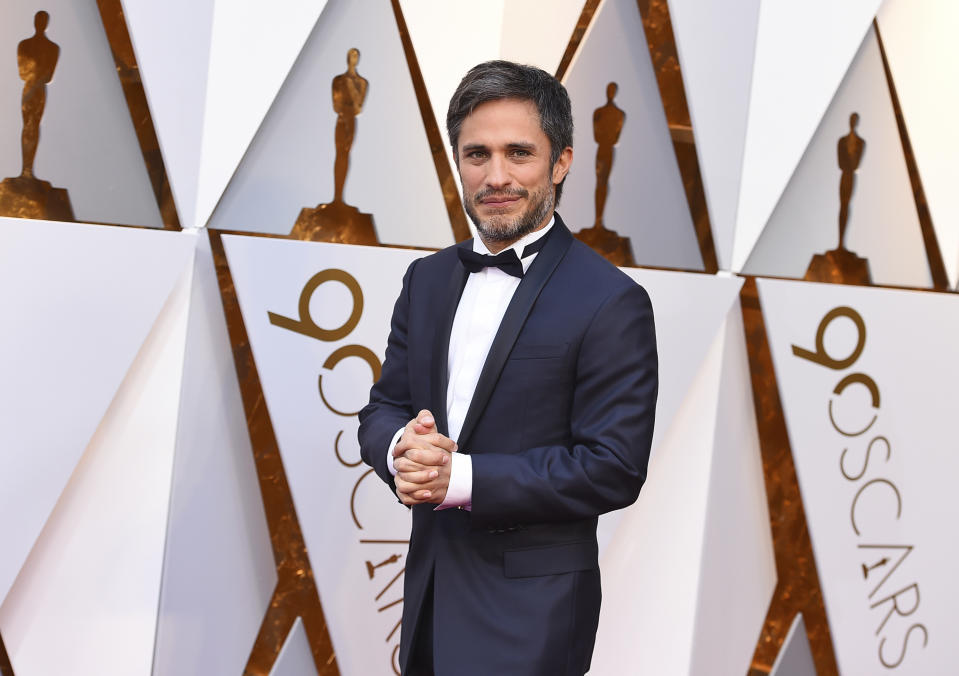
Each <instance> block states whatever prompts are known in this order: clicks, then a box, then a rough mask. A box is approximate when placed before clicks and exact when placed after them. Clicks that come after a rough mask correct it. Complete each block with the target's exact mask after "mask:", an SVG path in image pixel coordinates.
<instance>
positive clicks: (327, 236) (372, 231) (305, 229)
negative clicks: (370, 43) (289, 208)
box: [290, 47, 379, 246]
mask: <svg viewBox="0 0 959 676" xmlns="http://www.w3.org/2000/svg"><path fill="white" fill-rule="evenodd" d="M359 60H360V50H358V49H356V48H355V47H354V48H352V49H350V50H349V51H348V52H347V53H346V66H347V67H346V72H345V73H341V74H339V75H337V76H336V77H334V78H333V110H334V111H335V112H336V129H335V130H334V139H335V141H336V159H335V160H334V164H333V201H332V202H330V203H328V204H319V205H317V206H316V208H310V207H304V208H303V209H302V210H301V211H300V215H299V217H298V218H297V219H296V224H295V225H294V226H293V230H292V231H291V232H290V236H291V237H293V238H294V239H303V240H313V241H319V242H339V243H342V244H368V245H371V246H376V245H378V244H379V240H378V239H377V237H376V228H375V226H374V225H373V216H372V215H371V214H365V213H362V212H361V211H360V210H359V209H357V208H356V207H354V206H352V205H349V204H347V203H346V202H344V201H343V187H344V186H345V185H346V174H347V171H348V170H349V168H350V149H351V148H352V147H353V137H354V135H355V134H356V116H357V115H359V114H360V113H361V112H362V110H363V101H364V100H365V99H366V90H367V88H368V87H369V82H368V81H367V79H366V78H364V77H363V76H361V75H360V74H359V73H357V72H356V64H357V63H358V62H359Z"/></svg>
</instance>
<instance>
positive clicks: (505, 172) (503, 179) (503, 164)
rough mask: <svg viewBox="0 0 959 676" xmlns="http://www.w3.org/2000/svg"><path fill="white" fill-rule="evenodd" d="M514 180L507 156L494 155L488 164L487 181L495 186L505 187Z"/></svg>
mask: <svg viewBox="0 0 959 676" xmlns="http://www.w3.org/2000/svg"><path fill="white" fill-rule="evenodd" d="M511 180H512V178H511V176H510V173H509V163H508V162H507V161H506V158H505V157H502V156H500V155H494V156H493V157H491V158H490V161H489V163H488V164H487V171H486V182H487V184H489V185H490V186H491V187H493V188H503V187H505V186H507V185H509V184H510V181H511Z"/></svg>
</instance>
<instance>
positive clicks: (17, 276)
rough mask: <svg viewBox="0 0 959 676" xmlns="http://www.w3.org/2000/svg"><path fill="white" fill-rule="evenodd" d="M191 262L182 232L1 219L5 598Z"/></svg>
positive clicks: (1, 580) (1, 571)
mask: <svg viewBox="0 0 959 676" xmlns="http://www.w3.org/2000/svg"><path fill="white" fill-rule="evenodd" d="M192 257H193V239H192V238H191V237H189V236H186V235H184V234H182V233H170V232H156V231H150V230H140V229H127V228H116V227H105V226H95V225H79V224H67V223H51V222H47V221H26V220H19V219H7V218H4V219H0V289H2V291H0V314H2V316H4V317H7V318H9V319H8V326H7V328H6V329H5V330H4V331H3V332H0V372H2V373H3V374H4V375H3V379H4V387H3V388H2V390H0V448H3V449H4V451H5V452H4V453H2V454H0V531H2V532H3V533H4V543H3V546H4V555H3V556H2V557H0V600H2V599H3V597H4V596H6V593H7V590H8V589H9V588H10V585H11V584H12V583H13V580H14V577H15V576H16V575H17V572H18V571H19V570H20V566H21V565H22V564H23V561H24V560H25V559H26V557H27V554H28V552H29V551H30V548H31V547H32V546H33V543H34V540H35V539H36V537H37V535H39V533H40V530H41V528H42V527H43V524H44V522H45V521H46V520H47V517H48V516H49V515H50V512H51V511H52V510H53V507H54V504H55V503H56V501H57V496H59V495H60V493H61V491H62V490H63V487H64V486H65V485H66V483H67V480H68V479H69V477H70V474H71V472H72V471H73V468H74V466H75V465H76V464H77V461H78V460H79V459H80V457H81V455H82V454H83V451H84V448H86V447H87V444H88V443H89V442H90V438H91V437H92V435H93V433H94V431H95V430H96V429H97V425H98V424H99V423H100V419H101V418H102V417H103V415H104V413H105V412H106V410H107V407H108V406H109V404H110V401H111V400H112V399H113V397H114V395H115V393H116V391H117V388H118V387H119V385H120V383H121V381H122V380H123V377H124V375H125V374H126V373H127V369H129V367H130V364H131V363H132V362H133V359H134V357H135V356H136V354H137V351H138V350H139V349H140V346H141V344H142V343H143V340H144V338H145V337H146V336H147V334H148V333H149V332H150V327H151V326H153V324H154V322H155V320H156V317H157V315H158V313H159V312H160V309H161V308H162V307H163V305H164V303H165V302H166V300H167V297H168V296H169V295H170V291H171V289H172V288H173V286H174V284H175V282H176V280H177V279H178V278H179V276H180V274H181V272H182V271H183V270H184V268H185V267H186V266H188V265H189V264H190V263H191V261H192Z"/></svg>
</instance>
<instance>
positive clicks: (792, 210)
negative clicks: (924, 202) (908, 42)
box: [743, 27, 932, 287]
mask: <svg viewBox="0 0 959 676" xmlns="http://www.w3.org/2000/svg"><path fill="white" fill-rule="evenodd" d="M852 113H857V114H858V115H859V121H858V123H857V126H856V134H857V135H858V136H859V137H860V138H862V139H863V140H865V143H866V145H865V147H864V150H863V154H862V158H861V160H860V163H859V168H858V170H857V171H856V174H855V184H854V189H853V193H852V200H851V202H850V208H849V221H848V224H847V229H846V238H845V246H846V248H848V249H850V250H852V251H854V252H856V254H858V255H859V256H862V257H864V258H867V259H868V260H869V269H870V272H871V274H872V281H873V282H874V283H876V284H891V285H898V286H920V287H928V286H931V284H932V278H931V275H930V271H929V260H928V258H927V257H926V249H925V246H924V245H923V241H922V231H921V229H920V225H919V217H918V215H917V213H916V202H915V198H914V197H913V192H912V186H911V184H910V182H909V173H908V170H907V168H906V161H905V158H904V156H903V152H902V142H901V140H900V137H899V128H898V126H897V125H896V116H895V112H894V110H893V107H892V100H891V99H890V97H889V85H888V83H887V82H886V75H885V73H884V71H883V67H882V57H881V56H880V53H879V44H878V43H877V41H876V33H875V31H874V30H873V29H872V28H871V27H870V28H869V30H868V31H867V32H866V38H865V40H864V41H863V43H862V46H861V47H860V48H859V52H858V53H857V54H856V57H855V58H854V59H853V61H852V64H851V65H850V67H849V72H848V73H846V77H845V78H844V79H843V82H842V84H841V85H840V86H839V90H838V91H837V92H836V96H835V98H834V99H833V100H832V102H831V103H830V104H829V108H828V109H827V110H826V113H825V115H823V118H822V121H821V122H820V124H819V128H818V129H817V130H816V133H815V135H814V136H813V138H812V141H810V143H809V147H808V148H806V152H805V153H804V154H803V157H802V159H801V160H800V161H799V166H797V167H796V171H795V173H794V174H793V176H792V178H791V179H790V180H789V184H788V185H787V186H786V190H785V191H784V192H783V195H782V197H781V198H780V200H779V203H778V204H777V205H776V208H775V210H774V211H773V213H772V216H771V217H770V218H769V222H768V224H767V225H766V229H765V230H764V231H763V233H762V235H761V236H760V238H759V240H758V241H757V242H756V246H755V248H754V249H753V251H752V253H751V254H750V257H749V260H748V261H747V263H746V265H745V266H744V268H743V272H745V273H747V274H752V275H768V276H773V277H798V278H802V277H803V275H804V274H805V273H806V268H807V266H808V265H809V262H810V259H811V258H812V256H813V255H814V254H818V253H823V252H825V251H827V250H830V249H835V248H836V246H837V245H838V244H839V182H840V179H841V177H842V172H841V170H840V168H839V164H838V160H837V145H838V144H839V143H840V139H841V138H843V137H845V136H846V135H848V134H849V129H850V127H849V117H850V115H851V114H852Z"/></svg>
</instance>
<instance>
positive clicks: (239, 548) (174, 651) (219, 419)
mask: <svg viewBox="0 0 959 676" xmlns="http://www.w3.org/2000/svg"><path fill="white" fill-rule="evenodd" d="M194 237H195V238H196V240H197V241H196V244H197V256H196V260H195V262H194V272H193V275H194V276H193V289H192V296H191V298H190V316H189V325H188V329H187V338H186V353H185V356H184V364H183V371H184V373H183V387H182V394H181V399H180V414H179V424H178V426H177V438H176V456H175V462H174V468H173V487H172V493H171V495H170V518H169V524H170V525H169V529H168V536H167V542H166V550H165V552H164V556H163V589H162V594H161V596H160V607H159V621H158V625H157V639H156V651H155V657H154V673H156V674H216V673H228V674H239V673H242V672H243V669H244V667H245V665H246V662H247V659H248V657H249V653H250V649H251V647H252V646H253V644H254V642H255V640H256V636H257V632H258V631H259V628H260V624H261V622H262V621H263V617H264V615H265V614H266V610H267V607H268V606H269V603H270V597H271V595H272V592H273V588H274V586H275V584H276V570H275V565H274V561H273V555H272V548H271V547H270V533H269V530H268V528H267V524H266V519H265V517H264V514H263V503H262V499H261V497H260V488H259V485H258V482H257V476H256V467H255V465H254V463H253V449H252V448H251V447H250V437H249V433H248V431H247V425H246V416H245V415H244V410H243V402H242V400H241V398H240V391H239V383H238V382H237V375H236V367H235V366H234V363H233V351H232V350H231V349H230V338H229V335H228V334H227V329H226V321H225V317H224V314H223V304H222V301H221V299H220V291H219V285H218V283H217V277H216V271H215V269H214V266H213V257H212V254H211V252H210V243H209V239H208V238H207V235H206V233H203V232H201V233H200V234H199V236H194ZM211 533H215V534H216V536H215V537H211ZM303 673H305V672H303Z"/></svg>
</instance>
